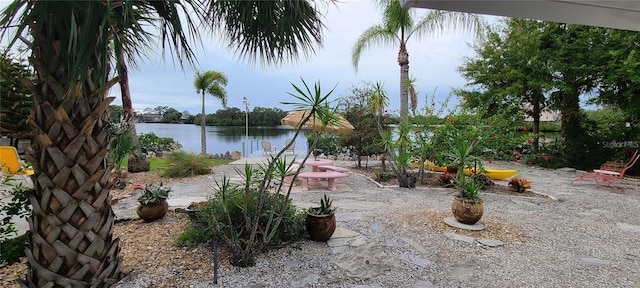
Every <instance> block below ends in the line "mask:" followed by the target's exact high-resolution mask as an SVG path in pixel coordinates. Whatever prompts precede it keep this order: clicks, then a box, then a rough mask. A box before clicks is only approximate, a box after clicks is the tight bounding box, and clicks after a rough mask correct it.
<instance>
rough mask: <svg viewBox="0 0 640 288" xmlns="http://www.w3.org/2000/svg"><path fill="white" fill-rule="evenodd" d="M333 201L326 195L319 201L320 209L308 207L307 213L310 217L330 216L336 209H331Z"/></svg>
mask: <svg viewBox="0 0 640 288" xmlns="http://www.w3.org/2000/svg"><path fill="white" fill-rule="evenodd" d="M332 204H333V200H331V198H330V197H329V196H327V194H324V197H323V198H322V199H320V207H310V208H309V209H308V210H307V212H309V214H311V215H331V214H333V212H335V211H336V208H337V207H333V206H332Z"/></svg>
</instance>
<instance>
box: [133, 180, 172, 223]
mask: <svg viewBox="0 0 640 288" xmlns="http://www.w3.org/2000/svg"><path fill="white" fill-rule="evenodd" d="M169 191H171V187H169V186H163V185H162V183H160V184H159V185H155V184H148V185H146V186H145V187H144V190H143V191H142V195H140V198H138V202H140V205H138V208H137V209H136V212H137V213H138V216H140V218H142V220H144V221H145V222H151V221H155V220H158V219H162V217H164V215H165V214H167V211H169V203H167V198H169Z"/></svg>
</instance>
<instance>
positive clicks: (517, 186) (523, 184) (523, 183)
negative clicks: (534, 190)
mask: <svg viewBox="0 0 640 288" xmlns="http://www.w3.org/2000/svg"><path fill="white" fill-rule="evenodd" d="M507 185H508V186H510V187H511V188H513V190H514V191H516V192H520V193H524V192H525V191H526V190H527V189H531V181H529V180H528V179H526V178H518V177H513V178H511V179H510V180H509V184H507Z"/></svg>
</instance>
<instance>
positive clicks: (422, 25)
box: [406, 10, 486, 40]
mask: <svg viewBox="0 0 640 288" xmlns="http://www.w3.org/2000/svg"><path fill="white" fill-rule="evenodd" d="M485 25H486V24H485V21H484V18H482V16H480V15H477V14H470V13H462V12H448V11H441V10H434V11H430V12H429V13H427V14H426V15H425V16H423V17H422V18H420V20H418V22H417V23H416V25H415V26H413V29H411V31H410V32H409V35H407V37H406V39H407V40H408V39H409V38H410V37H411V36H413V35H415V36H416V37H418V38H422V37H425V36H427V37H437V36H441V35H444V34H445V33H447V32H450V31H452V30H454V31H460V32H463V33H471V34H474V35H481V34H482V30H483V29H484V27H485Z"/></svg>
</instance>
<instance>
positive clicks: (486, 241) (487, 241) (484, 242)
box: [478, 239, 504, 247]
mask: <svg viewBox="0 0 640 288" xmlns="http://www.w3.org/2000/svg"><path fill="white" fill-rule="evenodd" d="M478 243H480V244H482V245H484V246H489V247H498V246H502V245H504V242H502V241H500V240H496V239H478Z"/></svg>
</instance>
